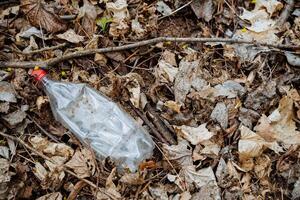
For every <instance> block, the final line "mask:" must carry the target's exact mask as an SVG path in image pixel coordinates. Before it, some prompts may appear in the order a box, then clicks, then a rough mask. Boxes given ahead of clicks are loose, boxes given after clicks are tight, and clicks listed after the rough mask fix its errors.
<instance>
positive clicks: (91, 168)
mask: <svg viewBox="0 0 300 200" xmlns="http://www.w3.org/2000/svg"><path fill="white" fill-rule="evenodd" d="M65 165H66V166H68V167H69V168H71V169H72V170H73V171H74V172H75V173H76V174H77V175H78V176H79V177H80V178H87V177H91V176H93V175H94V174H95V170H96V165H95V163H94V159H93V155H92V153H91V152H90V151H89V150H88V149H86V148H84V149H81V151H80V150H77V151H76V152H75V154H74V155H73V157H72V158H71V160H70V161H68V162H67V163H66V164H65Z"/></svg>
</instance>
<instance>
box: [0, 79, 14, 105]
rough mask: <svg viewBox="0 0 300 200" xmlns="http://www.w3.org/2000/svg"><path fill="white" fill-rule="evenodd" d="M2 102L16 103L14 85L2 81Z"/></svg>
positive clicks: (0, 83) (0, 94) (0, 85)
mask: <svg viewBox="0 0 300 200" xmlns="http://www.w3.org/2000/svg"><path fill="white" fill-rule="evenodd" d="M0 101H7V102H13V103H16V102H17V99H16V92H15V91H14V89H13V87H12V85H11V84H10V83H8V82H6V81H0Z"/></svg>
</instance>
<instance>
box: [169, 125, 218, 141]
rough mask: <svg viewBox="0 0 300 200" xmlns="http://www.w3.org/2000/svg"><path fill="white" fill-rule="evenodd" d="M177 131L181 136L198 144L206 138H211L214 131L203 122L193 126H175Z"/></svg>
mask: <svg viewBox="0 0 300 200" xmlns="http://www.w3.org/2000/svg"><path fill="white" fill-rule="evenodd" d="M174 129H175V132H176V133H177V135H179V136H180V137H183V138H185V139H186V140H188V141H189V142H190V143H191V144H193V145H197V144H200V143H201V142H203V141H205V140H209V139H210V138H211V137H212V136H213V135H214V133H212V132H210V131H209V130H208V129H207V128H206V124H201V125H200V126H198V127H191V126H185V125H182V126H174Z"/></svg>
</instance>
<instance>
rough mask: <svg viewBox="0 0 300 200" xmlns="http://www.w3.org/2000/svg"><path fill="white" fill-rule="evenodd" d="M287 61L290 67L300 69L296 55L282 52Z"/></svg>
mask: <svg viewBox="0 0 300 200" xmlns="http://www.w3.org/2000/svg"><path fill="white" fill-rule="evenodd" d="M284 54H285V56H286V58H287V61H288V63H289V64H290V65H292V66H295V67H300V57H299V56H298V55H296V54H292V53H290V52H287V51H286V52H284Z"/></svg>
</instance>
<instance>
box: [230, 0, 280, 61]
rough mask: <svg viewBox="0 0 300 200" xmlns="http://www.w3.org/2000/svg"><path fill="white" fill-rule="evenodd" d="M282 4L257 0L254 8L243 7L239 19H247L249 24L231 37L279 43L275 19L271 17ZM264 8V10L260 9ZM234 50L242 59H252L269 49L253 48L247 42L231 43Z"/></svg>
mask: <svg viewBox="0 0 300 200" xmlns="http://www.w3.org/2000/svg"><path fill="white" fill-rule="evenodd" d="M282 7H283V5H282V4H281V3H280V2H278V1H277V0H272V1H267V0H257V2H256V5H255V8H254V10H252V11H247V10H246V9H244V12H243V14H242V15H241V16H240V17H241V19H244V20H248V21H249V22H250V23H251V26H248V27H246V28H247V30H238V31H237V32H236V33H235V34H234V36H233V38H234V39H241V40H248V41H251V40H253V41H257V42H265V43H270V44H280V43H281V41H280V40H279V38H278V37H277V35H276V33H277V32H278V30H276V21H274V20H273V19H271V17H272V14H273V12H275V11H277V10H280V9H281V8H282ZM261 8H266V9H267V11H266V10H264V9H261ZM233 46H234V48H235V52H236V54H237V55H238V56H240V57H241V58H242V59H243V60H244V61H252V60H253V59H254V58H255V56H256V55H257V54H258V53H260V52H263V51H269V48H267V47H265V48H260V49H255V48H253V46H250V45H247V44H242V45H241V44H239V45H233Z"/></svg>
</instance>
